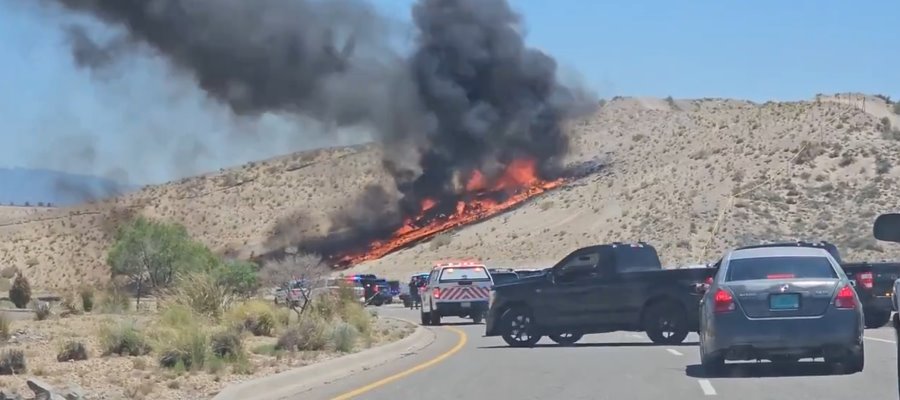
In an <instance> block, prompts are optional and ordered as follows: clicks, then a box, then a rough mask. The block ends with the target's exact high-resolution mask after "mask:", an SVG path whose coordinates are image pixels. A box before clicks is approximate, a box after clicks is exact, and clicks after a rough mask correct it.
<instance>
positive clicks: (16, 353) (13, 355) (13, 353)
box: [0, 349, 28, 375]
mask: <svg viewBox="0 0 900 400" xmlns="http://www.w3.org/2000/svg"><path fill="white" fill-rule="evenodd" d="M27 369H28V368H27V366H26V365H25V353H24V352H22V350H19V349H8V350H3V351H2V352H0V375H14V374H22V373H24V372H25V371H27Z"/></svg>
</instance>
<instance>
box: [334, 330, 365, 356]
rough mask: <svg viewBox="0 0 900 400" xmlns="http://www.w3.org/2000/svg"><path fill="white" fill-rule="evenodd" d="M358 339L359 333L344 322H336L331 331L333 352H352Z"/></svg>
mask: <svg viewBox="0 0 900 400" xmlns="http://www.w3.org/2000/svg"><path fill="white" fill-rule="evenodd" d="M358 339H359V331H358V330H357V329H356V328H355V327H354V326H353V325H351V324H348V323H346V322H338V323H337V325H335V326H334V328H332V330H331V343H332V344H333V345H334V349H335V350H337V351H340V352H342V353H349V352H351V351H353V349H354V348H355V347H356V342H357V340H358Z"/></svg>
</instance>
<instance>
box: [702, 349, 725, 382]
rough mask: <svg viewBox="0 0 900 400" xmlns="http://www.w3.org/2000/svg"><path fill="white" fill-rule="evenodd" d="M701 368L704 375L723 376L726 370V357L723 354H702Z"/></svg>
mask: <svg viewBox="0 0 900 400" xmlns="http://www.w3.org/2000/svg"><path fill="white" fill-rule="evenodd" d="M700 366H701V367H703V373H704V375H706V376H708V377H715V376H719V375H720V374H722V371H723V370H724V369H725V357H722V355H721V354H709V355H707V354H702V352H701V354H700Z"/></svg>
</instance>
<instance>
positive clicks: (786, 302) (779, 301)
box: [769, 293, 800, 310]
mask: <svg viewBox="0 0 900 400" xmlns="http://www.w3.org/2000/svg"><path fill="white" fill-rule="evenodd" d="M769 308H770V309H772V310H796V309H798V308H800V295H799V294H796V293H791V294H773V295H772V296H771V297H769Z"/></svg>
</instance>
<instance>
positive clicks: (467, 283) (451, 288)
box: [419, 260, 494, 325]
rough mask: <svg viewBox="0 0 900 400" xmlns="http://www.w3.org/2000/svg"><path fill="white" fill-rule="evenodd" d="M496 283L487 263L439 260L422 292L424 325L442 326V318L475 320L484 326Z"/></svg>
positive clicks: (420, 310)
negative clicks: (484, 319)
mask: <svg viewBox="0 0 900 400" xmlns="http://www.w3.org/2000/svg"><path fill="white" fill-rule="evenodd" d="M493 284H494V281H493V279H491V274H490V273H489V272H488V269H487V267H485V265H484V263H482V262H480V261H474V260H458V261H439V262H436V263H435V264H434V267H433V268H432V269H431V273H430V274H429V275H428V281H427V283H426V286H425V288H424V289H423V290H422V293H421V294H422V308H420V309H419V312H420V313H421V317H422V325H440V323H441V317H447V316H456V317H460V318H472V321H474V322H475V323H476V324H478V323H481V320H482V319H483V318H484V315H485V313H487V310H488V300H489V299H490V296H491V286H493Z"/></svg>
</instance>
